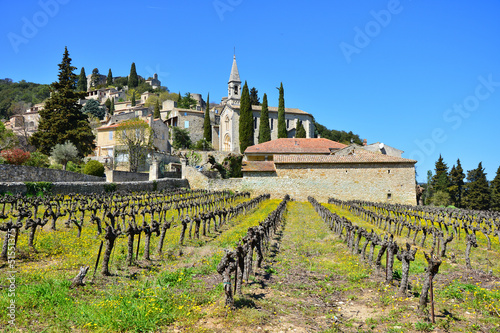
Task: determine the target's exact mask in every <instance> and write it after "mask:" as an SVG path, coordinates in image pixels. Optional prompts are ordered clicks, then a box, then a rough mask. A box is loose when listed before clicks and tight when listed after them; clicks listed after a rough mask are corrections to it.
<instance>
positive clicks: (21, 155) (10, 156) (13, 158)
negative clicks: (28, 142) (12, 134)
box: [0, 148, 30, 165]
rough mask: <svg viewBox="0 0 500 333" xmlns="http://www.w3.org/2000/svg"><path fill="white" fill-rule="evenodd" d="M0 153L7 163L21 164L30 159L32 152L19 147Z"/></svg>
mask: <svg viewBox="0 0 500 333" xmlns="http://www.w3.org/2000/svg"><path fill="white" fill-rule="evenodd" d="M0 155H1V156H2V157H3V158H4V159H5V163H7V164H15V165H21V164H23V163H24V162H26V161H27V160H29V159H30V153H29V152H28V151H24V150H22V149H19V148H15V149H6V150H2V152H1V153H0Z"/></svg>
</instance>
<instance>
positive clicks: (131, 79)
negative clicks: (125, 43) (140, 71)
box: [128, 62, 139, 89]
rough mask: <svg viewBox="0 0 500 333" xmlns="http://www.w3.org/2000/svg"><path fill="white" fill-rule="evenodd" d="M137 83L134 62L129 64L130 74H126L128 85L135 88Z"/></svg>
mask: <svg viewBox="0 0 500 333" xmlns="http://www.w3.org/2000/svg"><path fill="white" fill-rule="evenodd" d="M138 85H139V78H138V76H137V71H136V70H135V62H133V63H132V65H131V66H130V74H129V76H128V87H129V89H130V88H136V87H137V86H138Z"/></svg>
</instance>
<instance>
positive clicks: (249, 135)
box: [239, 81, 253, 154]
mask: <svg viewBox="0 0 500 333" xmlns="http://www.w3.org/2000/svg"><path fill="white" fill-rule="evenodd" d="M239 135H240V152H241V153H242V154H243V152H244V151H245V149H247V147H250V146H252V145H253V112H252V106H251V105H250V93H249V91H248V85H247V82H246V81H245V85H244V86H243V89H242V91H241V100H240V121H239Z"/></svg>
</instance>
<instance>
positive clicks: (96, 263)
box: [92, 241, 104, 281]
mask: <svg viewBox="0 0 500 333" xmlns="http://www.w3.org/2000/svg"><path fill="white" fill-rule="evenodd" d="M103 244H104V241H101V245H100V246H99V252H98V253H97V260H96V261H95V266H94V275H92V281H93V280H94V278H95V272H96V270H97V266H98V265H99V259H100V258H101V251H102V245H103Z"/></svg>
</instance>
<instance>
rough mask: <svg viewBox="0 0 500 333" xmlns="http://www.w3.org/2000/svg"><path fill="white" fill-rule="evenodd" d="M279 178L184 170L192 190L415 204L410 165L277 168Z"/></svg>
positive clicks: (413, 181)
mask: <svg viewBox="0 0 500 333" xmlns="http://www.w3.org/2000/svg"><path fill="white" fill-rule="evenodd" d="M276 169H277V170H276V171H277V174H278V177H248V178H235V179H209V178H208V177H206V176H204V175H203V174H201V173H200V172H198V171H196V169H194V168H191V167H187V168H186V179H188V180H189V185H190V187H191V188H192V189H210V190H224V189H227V190H232V191H249V192H251V193H252V194H253V195H259V194H264V193H269V194H271V196H272V197H273V198H283V197H284V195H285V194H289V195H290V196H291V197H292V198H293V199H295V200H299V201H306V200H307V197H308V196H313V197H315V198H316V199H317V200H319V201H322V202H326V201H327V200H328V198H331V197H335V198H338V199H342V200H353V199H359V200H368V201H374V202H390V203H402V204H411V205H415V204H416V193H415V169H414V168H413V164H411V163H409V164H402V163H393V164H384V165H370V166H369V165H365V164H353V165H339V164H337V165H315V166H314V168H311V165H307V166H300V165H286V166H285V165H279V164H277V165H276Z"/></svg>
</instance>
